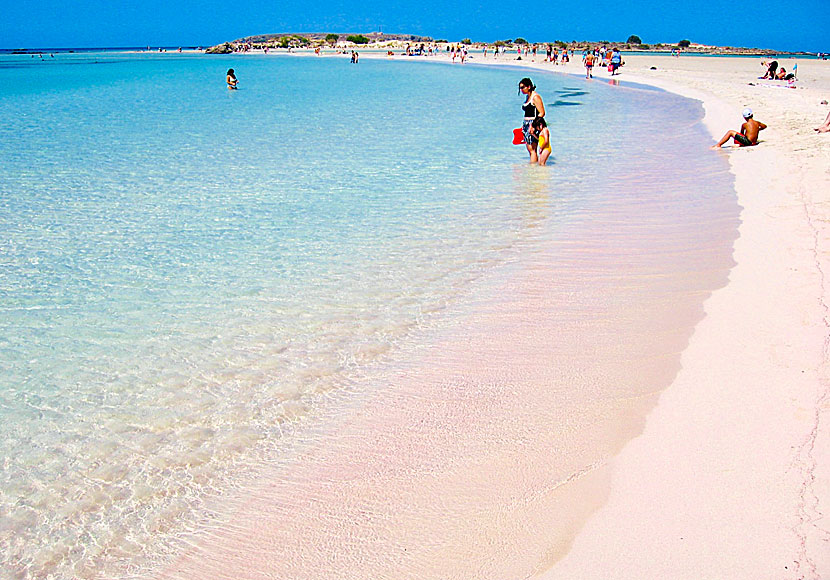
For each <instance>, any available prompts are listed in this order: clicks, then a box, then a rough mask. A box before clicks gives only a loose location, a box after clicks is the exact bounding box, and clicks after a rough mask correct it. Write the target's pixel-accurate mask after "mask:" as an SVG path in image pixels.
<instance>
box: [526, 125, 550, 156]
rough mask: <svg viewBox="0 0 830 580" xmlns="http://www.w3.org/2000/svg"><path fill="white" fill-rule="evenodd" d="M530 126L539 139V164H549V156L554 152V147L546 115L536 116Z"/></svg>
mask: <svg viewBox="0 0 830 580" xmlns="http://www.w3.org/2000/svg"><path fill="white" fill-rule="evenodd" d="M530 126H531V127H532V128H533V134H534V135H536V138H537V139H538V140H539V145H538V151H539V152H538V155H539V165H547V163H548V157H550V154H551V153H552V152H553V148H552V147H551V145H550V129H548V124H547V123H546V122H545V118H544V117H536V118H535V119H533V123H532V124H531V125H530Z"/></svg>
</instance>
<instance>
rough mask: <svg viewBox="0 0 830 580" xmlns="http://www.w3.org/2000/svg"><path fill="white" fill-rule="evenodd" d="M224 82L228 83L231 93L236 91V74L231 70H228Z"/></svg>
mask: <svg viewBox="0 0 830 580" xmlns="http://www.w3.org/2000/svg"><path fill="white" fill-rule="evenodd" d="M225 80H226V81H227V83H228V89H230V90H232V91H235V90H236V89H237V86H236V85H237V83H238V82H239V81H237V80H236V73H235V72H233V69H232V68H229V69H228V76H227V78H226V79H225Z"/></svg>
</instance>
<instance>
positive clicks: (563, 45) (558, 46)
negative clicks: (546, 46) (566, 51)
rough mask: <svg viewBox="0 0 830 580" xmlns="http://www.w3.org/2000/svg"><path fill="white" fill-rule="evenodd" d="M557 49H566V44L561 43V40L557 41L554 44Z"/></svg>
mask: <svg viewBox="0 0 830 580" xmlns="http://www.w3.org/2000/svg"><path fill="white" fill-rule="evenodd" d="M554 44H555V45H556V47H557V48H568V43H567V42H562V41H561V40H557V41H555V42H554Z"/></svg>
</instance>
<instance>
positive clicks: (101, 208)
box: [0, 53, 735, 578]
mask: <svg viewBox="0 0 830 580" xmlns="http://www.w3.org/2000/svg"><path fill="white" fill-rule="evenodd" d="M228 68H235V70H236V73H237V76H238V78H239V81H240V85H239V86H240V90H238V91H228V90H227V89H226V88H225V83H224V80H225V72H226V70H227V69H228ZM525 74H526V73H524V72H521V71H517V70H506V69H499V68H483V67H477V66H474V65H466V66H460V65H456V66H452V65H444V64H437V63H414V62H403V63H402V62H389V61H384V60H367V59H364V60H363V61H361V63H360V64H359V65H356V66H355V65H350V64H349V63H348V60H347V59H344V58H314V57H306V58H290V57H278V56H251V55H246V56H244V57H238V56H236V57H235V56H230V57H206V56H202V55H185V56H179V55H172V54H167V55H152V54H121V53H118V54H115V53H99V54H82V55H81V54H58V55H56V56H55V57H54V58H52V57H48V58H46V59H44V60H43V61H41V60H40V59H39V58H32V57H31V56H30V55H2V56H0V117H2V123H0V158H2V159H3V169H2V172H0V445H2V451H3V454H2V455H3V462H2V465H0V521H2V524H0V572H2V574H1V575H3V576H4V577H10V578H45V577H49V575H50V574H51V575H52V577H54V578H67V577H70V576H71V577H77V578H96V577H101V576H104V577H115V576H125V575H130V574H133V573H138V572H135V571H136V570H141V569H142V567H143V566H144V565H145V564H146V563H147V562H149V561H153V560H154V559H155V558H154V554H156V553H158V552H163V551H164V550H165V549H169V546H170V545H172V541H173V540H174V539H175V538H177V537H180V535H181V534H182V533H184V532H185V531H187V530H189V529H191V528H193V527H194V526H196V525H197V522H198V521H200V520H203V519H204V517H205V514H204V505H205V498H207V497H217V496H221V494H222V493H223V492H224V491H225V490H228V489H230V488H232V487H233V486H236V485H239V482H240V481H242V480H243V479H244V478H245V475H246V473H248V472H249V471H250V470H252V469H254V468H255V467H256V466H258V465H260V464H262V463H263V462H273V461H276V460H278V459H279V455H280V454H281V453H284V452H285V449H286V448H287V447H290V446H291V445H292V438H297V437H301V436H302V435H301V434H302V432H303V430H304V429H306V428H307V426H308V425H309V424H313V423H314V422H315V420H316V419H317V418H318V409H320V408H321V406H323V405H326V404H328V405H331V404H332V403H331V401H332V400H334V401H335V403H334V404H343V405H347V404H349V401H350V397H352V396H354V397H357V396H359V393H360V391H361V388H362V386H361V385H363V382H362V381H363V379H364V377H365V376H366V375H367V374H369V373H371V372H372V369H374V368H377V367H379V366H383V365H394V364H396V360H397V357H399V355H400V353H401V352H403V351H404V350H406V349H412V348H416V347H417V345H418V341H421V340H424V337H426V336H429V330H430V329H434V328H440V327H442V326H444V325H447V324H449V323H450V322H451V318H452V316H453V312H456V311H457V309H458V308H459V307H461V306H464V304H465V303H466V302H465V301H468V300H470V289H471V288H472V287H473V286H475V285H476V284H481V283H486V282H487V281H488V280H492V279H496V278H498V277H499V276H504V275H506V274H505V272H506V271H507V270H509V266H510V265H511V264H514V263H516V262H517V261H521V260H522V259H523V256H526V255H527V254H529V253H532V252H533V251H534V248H537V247H539V246H540V245H543V244H545V243H546V242H549V241H550V240H552V239H555V238H558V239H561V238H563V237H565V236H567V238H568V239H569V241H570V242H571V243H572V244H576V245H579V244H580V243H587V242H586V240H584V239H582V238H580V232H581V231H582V230H581V229H580V224H582V223H585V222H587V221H590V219H591V216H592V215H593V212H595V211H597V210H598V209H607V208H608V207H609V206H612V207H613V206H614V205H615V204H631V203H633V204H637V203H641V202H644V200H648V201H649V202H653V200H654V199H662V198H663V197H664V198H665V200H666V202H665V203H666V207H665V216H664V217H665V220H666V222H668V223H671V222H672V221H673V220H679V219H682V218H683V216H684V215H695V216H699V215H704V214H705V215H706V216H708V217H711V216H715V217H716V218H718V217H719V216H720V217H723V219H728V218H731V217H734V213H735V207H734V199H733V194H732V190H731V179H730V178H729V175H728V173H727V169H726V166H725V162H724V161H723V160H722V159H720V158H717V157H714V156H710V155H705V154H702V153H694V151H696V150H701V151H702V150H704V149H705V146H704V145H705V144H706V142H707V139H708V138H707V136H706V135H705V133H704V130H703V128H702V126H701V125H700V123H699V120H700V118H701V116H702V110H701V107H700V105H699V104H698V103H696V102H693V101H689V100H686V99H682V98H680V97H677V96H674V95H670V94H668V93H663V92H659V91H653V90H645V89H644V88H643V87H635V86H626V85H625V84H624V83H623V84H622V85H608V84H606V83H604V82H594V83H586V82H585V81H584V80H582V79H578V78H569V77H565V76H555V75H543V74H541V73H536V72H534V73H533V74H532V75H531V76H533V78H534V81H535V82H536V84H537V85H538V90H539V92H540V94H542V96H543V97H544V98H545V101H546V103H547V106H548V115H547V118H548V121H549V123H550V125H551V133H552V137H553V144H554V154H553V157H552V160H551V161H552V163H551V165H550V166H548V167H546V168H539V167H528V166H527V164H526V153H525V151H524V148H523V147H514V146H512V145H511V144H510V142H511V138H512V129H513V128H514V127H516V126H519V124H520V122H521V109H520V104H521V102H522V97H521V96H519V95H518V94H517V92H516V85H517V81H518V79H519V78H520V77H521V76H524V75H525ZM704 178H705V179H704ZM707 212H708V213H707ZM708 217H707V219H708ZM703 221H706V220H703ZM592 235H593V234H592ZM701 238H702V239H705V235H704V234H702V236H701Z"/></svg>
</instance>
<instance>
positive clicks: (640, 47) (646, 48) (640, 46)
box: [637, 44, 651, 50]
mask: <svg viewBox="0 0 830 580" xmlns="http://www.w3.org/2000/svg"><path fill="white" fill-rule="evenodd" d="M637 48H638V49H640V50H648V49H649V48H651V47H650V46H649V45H647V44H638V45H637Z"/></svg>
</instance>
